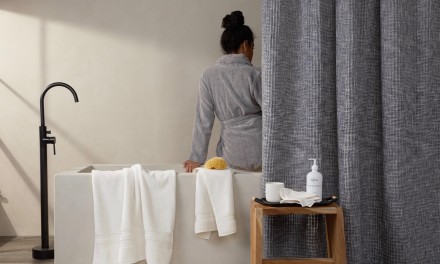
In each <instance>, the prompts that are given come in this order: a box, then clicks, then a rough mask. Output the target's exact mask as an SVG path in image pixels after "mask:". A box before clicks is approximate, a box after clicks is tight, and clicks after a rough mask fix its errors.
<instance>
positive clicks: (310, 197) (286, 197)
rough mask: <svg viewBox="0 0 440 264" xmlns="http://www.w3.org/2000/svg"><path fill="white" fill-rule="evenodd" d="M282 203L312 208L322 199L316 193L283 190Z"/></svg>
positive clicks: (281, 191)
mask: <svg viewBox="0 0 440 264" xmlns="http://www.w3.org/2000/svg"><path fill="white" fill-rule="evenodd" d="M280 197H281V199H282V200H281V201H280V203H297V204H301V206H302V207H305V206H307V207H312V205H313V204H314V203H317V202H320V201H321V198H319V196H318V195H316V194H314V193H308V192H297V191H294V190H292V189H289V188H281V190H280Z"/></svg>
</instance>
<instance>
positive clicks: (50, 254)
mask: <svg viewBox="0 0 440 264" xmlns="http://www.w3.org/2000/svg"><path fill="white" fill-rule="evenodd" d="M56 86H61V87H65V88H67V89H69V90H70V92H72V94H73V98H74V100H75V102H78V95H77V94H76V92H75V90H74V89H73V88H72V87H71V86H70V85H68V84H66V83H62V82H55V83H52V84H49V86H47V88H46V89H45V90H44V92H43V93H42V94H41V97H40V115H41V125H40V196H41V247H40V246H36V247H34V248H33V249H32V257H33V258H34V259H53V258H54V249H53V247H50V246H49V219H48V207H49V204H48V199H47V144H52V145H53V154H54V155H55V154H56V153H55V143H56V138H55V137H49V136H48V134H50V130H46V124H45V118H44V96H45V95H46V93H47V91H49V90H50V89H51V88H53V87H56Z"/></svg>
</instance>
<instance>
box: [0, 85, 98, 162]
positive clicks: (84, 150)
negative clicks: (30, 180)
mask: <svg viewBox="0 0 440 264" xmlns="http://www.w3.org/2000/svg"><path fill="white" fill-rule="evenodd" d="M0 84H2V85H3V86H4V87H6V88H7V89H8V90H9V91H10V92H11V93H12V94H13V95H15V96H16V97H17V98H18V99H20V101H21V102H22V103H23V104H24V105H25V106H27V107H28V108H29V109H30V110H31V111H32V112H33V113H35V114H36V115H37V118H38V120H40V110H39V109H37V108H36V107H35V106H33V105H32V104H31V103H30V102H29V101H28V100H27V99H26V98H24V97H23V96H22V95H21V94H19V93H18V92H17V91H15V90H14V88H12V87H11V86H10V85H9V84H7V83H6V82H5V81H4V80H3V79H1V78H0ZM44 88H45V87H44ZM66 95H67V96H71V95H70V94H66ZM47 96H48V95H46V97H47ZM78 96H80V95H78ZM38 102H39V101H38ZM45 118H46V124H50V126H51V127H53V128H54V129H55V130H56V131H57V133H58V134H61V135H62V136H63V137H64V138H63V139H65V140H67V141H68V142H70V143H71V145H72V146H73V148H75V149H76V150H77V151H78V152H79V153H81V154H82V155H83V156H84V157H87V158H88V159H91V160H93V161H100V158H98V156H96V155H95V154H93V153H92V152H91V150H90V149H89V148H88V147H86V145H85V144H84V143H82V142H81V141H79V140H76V139H75V138H74V137H73V136H72V135H71V134H69V133H68V132H67V130H65V129H63V128H61V127H60V126H58V125H56V122H52V121H51V119H50V118H48V117H47V114H46V115H45ZM35 131H38V127H35ZM55 136H57V135H55ZM0 142H1V145H2V146H4V147H6V146H5V144H4V143H3V142H2V141H1V139H0ZM6 149H7V148H6ZM8 151H9V150H8ZM9 154H10V155H11V156H12V154H11V153H10V152H9ZM12 157H13V156H12ZM14 160H15V159H14ZM15 162H17V161H16V160H15ZM17 164H18V162H17ZM18 165H19V164H18Z"/></svg>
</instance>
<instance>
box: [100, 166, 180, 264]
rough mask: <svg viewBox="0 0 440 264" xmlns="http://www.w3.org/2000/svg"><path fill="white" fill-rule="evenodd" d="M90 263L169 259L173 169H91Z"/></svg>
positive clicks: (162, 263) (156, 263) (159, 263)
mask: <svg viewBox="0 0 440 264" xmlns="http://www.w3.org/2000/svg"><path fill="white" fill-rule="evenodd" d="M92 180H93V191H94V193H93V196H94V208H95V252H94V260H93V263H95V264H100V263H135V262H138V261H140V260H144V259H146V260H147V262H148V263H149V264H169V263H170V262H171V255H172V244H173V230H174V220H175V209H176V173H175V171H172V170H169V171H148V172H147V171H144V170H143V169H142V167H141V166H140V165H139V164H137V165H133V166H132V167H131V168H127V169H123V170H120V171H92Z"/></svg>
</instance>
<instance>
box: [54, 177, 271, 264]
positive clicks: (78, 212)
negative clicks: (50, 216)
mask: <svg viewBox="0 0 440 264" xmlns="http://www.w3.org/2000/svg"><path fill="white" fill-rule="evenodd" d="M195 181H196V176H195V175H194V174H188V173H179V174H178V175H177V193H176V199H177V201H176V202H177V203H176V222H175V226H174V245H173V257H172V260H171V263H172V264H187V263H188V264H206V263H210V264H223V263H228V264H242V263H249V262H250V258H249V254H250V248H249V247H250V243H249V205H250V201H251V198H252V197H254V196H258V197H261V196H262V195H261V173H246V174H243V173H239V174H235V175H234V201H235V214H236V215H235V216H236V220H237V233H236V234H233V235H230V236H226V237H222V238H219V237H218V235H217V233H216V232H214V233H213V234H212V235H211V238H210V239H209V240H204V239H199V238H197V237H196V236H195V235H194V218H195V217H194V204H195V201H194V196H195ZM55 201H56V202H55V263H59V264H83V263H92V261H93V244H94V223H93V194H92V181H91V175H90V174H74V173H73V174H71V175H60V174H59V175H56V176H55Z"/></svg>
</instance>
